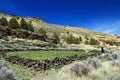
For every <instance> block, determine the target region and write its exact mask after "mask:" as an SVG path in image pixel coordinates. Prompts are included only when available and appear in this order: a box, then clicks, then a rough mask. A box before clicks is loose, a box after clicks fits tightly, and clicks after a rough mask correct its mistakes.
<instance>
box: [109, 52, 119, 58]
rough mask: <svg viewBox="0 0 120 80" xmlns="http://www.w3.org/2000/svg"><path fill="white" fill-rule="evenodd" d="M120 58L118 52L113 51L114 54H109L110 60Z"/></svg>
mask: <svg viewBox="0 0 120 80" xmlns="http://www.w3.org/2000/svg"><path fill="white" fill-rule="evenodd" d="M119 58H120V55H119V54H118V53H112V54H109V56H108V60H115V59H119Z"/></svg>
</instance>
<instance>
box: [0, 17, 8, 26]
mask: <svg viewBox="0 0 120 80" xmlns="http://www.w3.org/2000/svg"><path fill="white" fill-rule="evenodd" d="M0 25H2V26H7V25H8V21H7V19H6V18H4V17H2V18H1V19H0Z"/></svg>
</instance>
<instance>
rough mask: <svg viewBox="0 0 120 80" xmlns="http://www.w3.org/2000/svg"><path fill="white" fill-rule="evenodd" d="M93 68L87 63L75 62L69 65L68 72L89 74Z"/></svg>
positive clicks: (79, 74) (78, 74)
mask: <svg viewBox="0 0 120 80" xmlns="http://www.w3.org/2000/svg"><path fill="white" fill-rule="evenodd" d="M91 70H92V67H90V66H89V65H88V64H87V63H80V62H74V63H72V64H70V65H69V67H67V72H71V73H74V74H75V75H77V76H82V75H88V73H89V72H90V71H91Z"/></svg>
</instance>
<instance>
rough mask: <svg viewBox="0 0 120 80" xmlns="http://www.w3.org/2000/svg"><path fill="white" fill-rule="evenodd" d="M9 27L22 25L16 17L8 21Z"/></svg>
mask: <svg viewBox="0 0 120 80" xmlns="http://www.w3.org/2000/svg"><path fill="white" fill-rule="evenodd" d="M8 27H10V28H12V29H20V25H19V24H18V21H17V20H16V18H14V17H13V18H12V19H10V21H9V23H8Z"/></svg>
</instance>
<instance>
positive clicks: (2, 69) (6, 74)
mask: <svg viewBox="0 0 120 80" xmlns="http://www.w3.org/2000/svg"><path fill="white" fill-rule="evenodd" d="M0 80H15V76H14V71H13V70H11V69H8V65H7V62H6V61H0Z"/></svg>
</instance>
